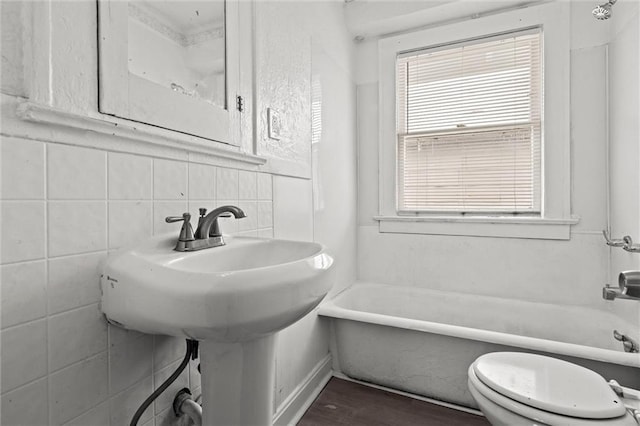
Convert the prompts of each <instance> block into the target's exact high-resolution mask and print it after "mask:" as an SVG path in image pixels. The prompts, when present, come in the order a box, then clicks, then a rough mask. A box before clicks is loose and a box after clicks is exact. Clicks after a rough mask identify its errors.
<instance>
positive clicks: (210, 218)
mask: <svg viewBox="0 0 640 426" xmlns="http://www.w3.org/2000/svg"><path fill="white" fill-rule="evenodd" d="M206 213H207V209H205V208H200V219H199V221H198V227H197V228H196V231H195V232H193V228H192V227H191V223H190V221H191V214H189V213H183V214H182V216H169V217H167V218H165V221H166V222H167V223H172V222H179V221H183V222H184V223H183V224H182V229H180V236H179V237H178V242H177V243H176V247H175V248H174V250H176V251H196V250H202V249H206V248H210V247H220V246H223V245H225V242H224V238H222V233H221V232H220V225H219V224H218V218H221V217H231V215H233V216H234V217H235V218H236V219H241V218H243V217H246V215H245V214H244V212H243V211H242V209H240V208H239V207H236V206H221V207H218V208H216V209H213V210H211V212H210V213H209V214H206ZM229 213H230V214H229ZM205 215H206V216H205Z"/></svg>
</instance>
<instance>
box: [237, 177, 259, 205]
mask: <svg viewBox="0 0 640 426" xmlns="http://www.w3.org/2000/svg"><path fill="white" fill-rule="evenodd" d="M238 181H239V189H238V190H239V199H240V200H255V199H256V198H257V197H258V186H257V185H258V182H257V173H256V172H248V171H245V170H240V171H239V176H238Z"/></svg>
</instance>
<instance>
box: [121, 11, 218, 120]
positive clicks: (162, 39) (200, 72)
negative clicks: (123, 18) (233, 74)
mask: <svg viewBox="0 0 640 426" xmlns="http://www.w3.org/2000/svg"><path fill="white" fill-rule="evenodd" d="M224 23H225V3H224V2H223V1H209V2H204V1H157V0H135V1H129V3H128V20H127V27H128V34H129V40H128V62H127V65H128V69H129V72H130V73H131V74H133V75H136V76H138V77H140V78H142V79H145V80H148V81H150V82H152V83H155V84H157V85H160V86H162V87H165V88H170V89H171V90H173V91H174V92H177V93H179V94H182V95H184V96H189V97H192V98H194V99H197V100H200V101H204V102H208V103H210V104H213V105H216V106H219V107H222V108H226V93H225V92H226V90H225V89H226V82H225V25H224Z"/></svg>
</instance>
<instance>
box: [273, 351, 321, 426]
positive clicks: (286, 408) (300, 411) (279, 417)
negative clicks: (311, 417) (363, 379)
mask: <svg viewBox="0 0 640 426" xmlns="http://www.w3.org/2000/svg"><path fill="white" fill-rule="evenodd" d="M331 376H332V371H331V354H327V356H326V357H324V358H323V359H322V360H320V362H319V363H318V364H316V366H315V367H314V368H313V370H311V372H310V373H309V374H308V375H307V377H305V378H304V380H303V381H302V383H300V384H299V385H298V386H296V388H295V389H294V390H293V392H291V394H290V395H289V396H288V397H287V399H285V400H284V401H283V402H282V404H280V406H279V407H278V409H277V410H276V413H275V415H274V416H273V424H274V425H277V426H281V425H295V424H296V423H298V421H299V420H300V419H301V418H302V416H303V415H304V413H305V412H306V411H307V409H308V408H309V407H310V406H311V404H313V401H314V400H315V399H316V398H317V397H318V395H319V394H320V392H321V391H322V389H323V388H324V387H325V385H326V384H327V382H328V381H329V379H331Z"/></svg>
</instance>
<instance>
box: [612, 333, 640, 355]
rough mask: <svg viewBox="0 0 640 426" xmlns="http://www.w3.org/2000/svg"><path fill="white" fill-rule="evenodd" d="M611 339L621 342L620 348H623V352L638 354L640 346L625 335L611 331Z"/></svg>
mask: <svg viewBox="0 0 640 426" xmlns="http://www.w3.org/2000/svg"><path fill="white" fill-rule="evenodd" d="M613 338H614V339H616V340H617V341H619V342H622V347H623V348H624V351H625V352H631V353H639V352H640V345H638V342H636V341H635V340H633V339H632V338H631V337H629V336H627V335H626V334H624V333H620V332H619V331H618V330H613Z"/></svg>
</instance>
